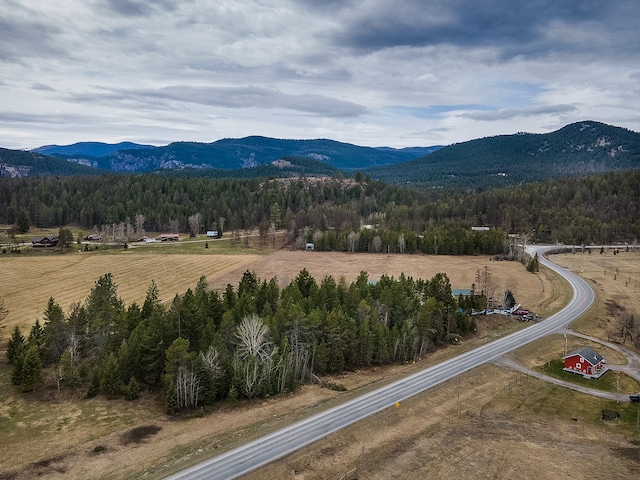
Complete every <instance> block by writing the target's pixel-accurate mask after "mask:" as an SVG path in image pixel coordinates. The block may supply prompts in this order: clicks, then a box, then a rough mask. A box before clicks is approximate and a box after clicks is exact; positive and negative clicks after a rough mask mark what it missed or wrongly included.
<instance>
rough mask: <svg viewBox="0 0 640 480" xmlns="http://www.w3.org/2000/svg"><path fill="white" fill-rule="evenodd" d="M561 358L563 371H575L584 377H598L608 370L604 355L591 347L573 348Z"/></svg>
mask: <svg viewBox="0 0 640 480" xmlns="http://www.w3.org/2000/svg"><path fill="white" fill-rule="evenodd" d="M563 360H564V368H563V370H564V371H565V372H569V373H577V374H580V375H582V376H583V377H584V378H600V377H601V376H602V375H604V374H605V372H606V371H607V370H608V368H607V367H606V366H605V359H604V357H603V356H602V355H600V354H599V353H598V352H596V351H595V350H594V349H593V348H591V347H584V348H580V349H578V350H574V351H573V352H571V353H570V354H569V355H567V356H566V357H563Z"/></svg>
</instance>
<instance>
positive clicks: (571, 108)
mask: <svg viewBox="0 0 640 480" xmlns="http://www.w3.org/2000/svg"><path fill="white" fill-rule="evenodd" d="M576 110H577V107H576V106H575V105H541V106H533V107H523V108H502V109H499V110H495V111H481V112H469V113H462V114H459V116H460V117H461V118H467V119H471V120H479V121H483V122H495V121H498V120H510V119H513V118H516V117H535V116H539V115H557V114H565V113H570V112H575V111H576Z"/></svg>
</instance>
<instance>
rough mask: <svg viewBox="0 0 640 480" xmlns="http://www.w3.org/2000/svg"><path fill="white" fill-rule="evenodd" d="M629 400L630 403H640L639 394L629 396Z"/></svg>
mask: <svg viewBox="0 0 640 480" xmlns="http://www.w3.org/2000/svg"><path fill="white" fill-rule="evenodd" d="M629 400H631V403H640V393H637V394H635V395H629Z"/></svg>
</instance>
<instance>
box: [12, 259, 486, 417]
mask: <svg viewBox="0 0 640 480" xmlns="http://www.w3.org/2000/svg"><path fill="white" fill-rule="evenodd" d="M478 278H480V276H479V277H478ZM474 288H475V287H474ZM482 288H484V287H481V288H479V289H478V290H477V291H472V292H471V294H470V295H468V296H464V297H463V296H460V297H458V298H455V297H454V296H453V295H452V292H451V285H450V283H449V279H448V277H447V276H446V274H444V273H438V274H436V275H435V276H434V277H433V278H432V279H430V280H422V279H418V280H414V279H413V278H410V277H405V276H404V275H401V276H400V277H399V278H397V279H396V278H393V277H388V276H382V277H381V278H380V280H379V281H377V282H371V281H369V278H368V275H367V273H366V272H361V273H360V275H359V276H358V278H357V279H356V280H355V281H354V282H352V283H350V284H348V283H347V282H346V281H345V279H344V277H342V278H340V279H339V280H338V281H336V280H335V279H334V278H333V277H331V276H326V277H325V278H323V279H322V280H321V281H320V282H319V283H318V281H316V279H314V278H313V277H312V276H311V275H310V274H309V272H307V271H306V270H302V271H300V273H299V274H298V275H297V276H296V277H295V278H294V279H293V280H292V281H291V282H290V283H289V284H288V285H286V286H284V287H280V286H279V284H278V281H277V279H276V278H272V279H271V280H268V281H267V280H261V279H259V278H258V277H257V276H256V275H255V273H252V272H249V271H247V272H245V274H244V275H243V277H242V279H241V281H240V282H239V284H238V285H237V287H236V288H234V287H233V286H232V285H230V284H229V285H227V288H226V290H225V291H224V292H223V293H222V294H219V293H218V292H216V291H214V290H211V289H209V287H208V284H207V281H206V278H204V277H202V278H201V279H200V280H199V282H198V283H197V285H196V287H195V288H194V289H193V290H191V289H189V290H187V291H186V293H185V294H184V295H176V296H175V297H174V299H173V300H172V301H171V302H169V303H167V304H163V303H161V302H160V301H159V300H158V298H159V292H158V288H157V286H156V285H155V283H154V282H151V284H150V285H149V288H148V290H147V294H146V298H145V300H144V302H143V304H142V305H138V304H137V303H132V304H130V305H125V304H124V302H123V301H122V300H121V299H120V298H119V297H118V294H117V286H116V284H115V282H114V279H113V277H112V275H111V274H106V275H104V276H102V277H101V278H100V279H99V280H98V281H96V283H95V285H94V287H93V288H92V290H91V292H90V294H89V295H88V297H87V298H86V299H85V300H84V301H83V302H81V303H78V304H74V305H72V306H71V308H70V309H69V311H68V312H67V313H65V312H64V311H63V309H62V308H61V307H60V305H59V304H57V303H56V301H55V300H54V299H53V298H50V299H49V301H48V303H47V305H46V307H45V309H44V312H43V319H42V320H43V321H42V322H40V320H39V319H38V320H37V321H36V322H35V324H34V325H33V327H32V329H31V331H30V333H29V334H28V335H25V334H24V333H23V332H22V331H21V330H20V329H19V328H18V327H16V328H15V330H14V331H13V334H12V336H11V339H10V341H9V344H8V349H7V357H8V359H9V362H10V363H11V364H12V365H13V375H12V382H13V383H14V384H15V385H17V386H19V387H20V388H21V389H22V390H23V391H25V392H30V391H34V390H37V389H39V388H41V387H42V384H43V383H45V380H47V379H45V378H43V375H44V373H43V372H48V373H47V375H48V376H47V378H48V379H49V380H47V381H48V383H49V384H50V385H51V378H53V379H54V385H55V386H57V388H58V389H59V390H63V389H64V390H70V391H74V392H76V393H80V394H82V395H86V396H88V397H91V396H95V395H99V394H102V395H105V396H107V397H110V398H113V397H121V396H125V397H126V398H127V399H135V398H137V396H138V394H139V392H140V390H141V388H148V389H150V390H153V391H156V392H158V393H159V395H161V398H162V400H163V402H164V405H165V408H166V410H167V411H168V412H170V413H174V412H178V411H180V410H183V409H189V408H196V407H198V406H207V405H212V404H214V403H215V402H217V401H220V400H225V399H238V398H254V397H266V396H269V395H274V394H278V393H282V392H288V391H292V390H294V389H295V388H296V386H297V385H299V384H300V383H302V382H308V381H310V380H311V379H312V377H313V378H317V377H318V376H321V375H325V374H331V373H338V372H342V371H345V370H353V369H357V368H362V367H370V366H373V365H386V364H391V363H397V362H405V361H408V360H412V359H416V358H419V357H422V356H424V355H426V354H427V353H428V352H431V351H433V350H434V349H436V348H438V347H439V346H442V345H446V344H449V343H454V342H456V341H458V340H459V338H460V337H462V336H466V335H471V334H473V332H474V330H475V322H474V317H473V316H471V315H469V312H470V311H471V310H472V309H482V308H485V307H486V298H487V296H486V294H485V293H484V291H483V290H482ZM45 367H46V368H45ZM51 375H53V377H51Z"/></svg>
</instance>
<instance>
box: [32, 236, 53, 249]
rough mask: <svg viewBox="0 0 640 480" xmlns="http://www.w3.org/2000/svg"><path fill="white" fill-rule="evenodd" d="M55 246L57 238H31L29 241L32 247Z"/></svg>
mask: <svg viewBox="0 0 640 480" xmlns="http://www.w3.org/2000/svg"><path fill="white" fill-rule="evenodd" d="M56 245H58V237H33V238H32V239H31V246H32V247H37V248H42V247H55V246H56Z"/></svg>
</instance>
